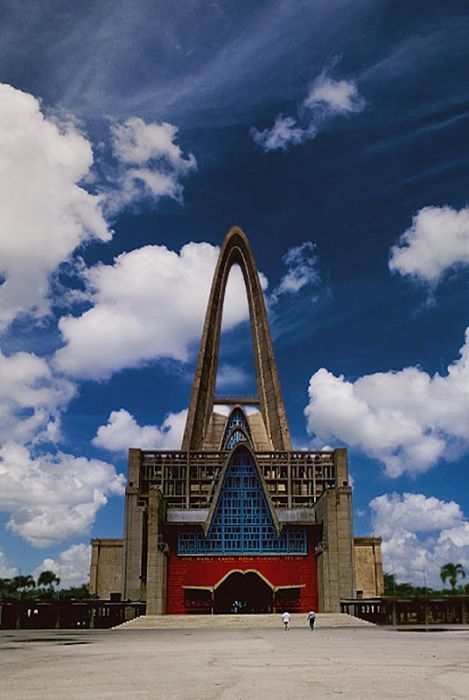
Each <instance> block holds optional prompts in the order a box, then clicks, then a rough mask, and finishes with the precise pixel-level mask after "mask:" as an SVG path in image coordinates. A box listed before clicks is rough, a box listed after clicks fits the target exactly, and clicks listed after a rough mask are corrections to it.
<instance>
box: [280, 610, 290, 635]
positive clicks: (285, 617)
mask: <svg viewBox="0 0 469 700" xmlns="http://www.w3.org/2000/svg"><path fill="white" fill-rule="evenodd" d="M290 620H291V615H290V613H288V612H284V613H283V615H282V622H283V624H284V626H285V632H286V631H287V630H288V629H289V628H290Z"/></svg>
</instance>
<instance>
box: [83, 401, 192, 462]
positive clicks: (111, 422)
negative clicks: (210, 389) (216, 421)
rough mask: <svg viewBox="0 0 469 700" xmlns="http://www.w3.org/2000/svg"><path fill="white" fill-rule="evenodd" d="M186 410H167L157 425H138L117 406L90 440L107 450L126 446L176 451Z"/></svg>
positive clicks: (179, 446)
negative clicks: (161, 421)
mask: <svg viewBox="0 0 469 700" xmlns="http://www.w3.org/2000/svg"><path fill="white" fill-rule="evenodd" d="M186 418H187V409H184V410H183V411H180V412H179V413H170V414H169V415H168V416H167V417H166V418H165V420H164V421H163V424H162V425H161V427H159V426H156V425H139V424H138V423H137V421H136V420H135V418H134V417H133V415H132V414H131V413H129V412H128V411H126V410H125V409H124V408H121V409H120V410H119V411H112V412H111V413H110V415H109V418H108V420H107V423H106V424H105V425H101V426H100V427H99V428H98V430H97V433H96V435H95V437H94V438H93V440H92V442H93V445H95V446H96V447H102V448H103V449H105V450H110V451H111V452H121V451H124V452H126V451H127V450H128V449H129V447H139V448H140V449H142V450H180V449H181V444H182V435H183V433H184V427H185V425H186Z"/></svg>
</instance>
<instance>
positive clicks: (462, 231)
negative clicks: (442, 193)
mask: <svg viewBox="0 0 469 700" xmlns="http://www.w3.org/2000/svg"><path fill="white" fill-rule="evenodd" d="M468 264H469V208H465V209H460V210H459V211H457V210H456V209H453V208H451V207H424V208H423V209H421V210H420V211H419V212H418V213H417V215H416V216H414V218H413V220H412V226H411V227H410V228H409V229H408V230H407V231H405V232H404V233H403V234H402V236H401V237H400V239H399V241H398V243H397V244H396V245H395V246H393V247H392V248H391V253H390V258H389V268H390V270H392V271H393V272H399V273H400V274H401V275H408V276H410V277H413V278H415V279H417V280H419V281H421V282H425V283H428V284H431V285H436V284H438V282H440V281H441V279H442V277H443V276H444V274H445V273H446V272H447V271H448V270H451V269H454V268H457V267H461V266H463V265H468Z"/></svg>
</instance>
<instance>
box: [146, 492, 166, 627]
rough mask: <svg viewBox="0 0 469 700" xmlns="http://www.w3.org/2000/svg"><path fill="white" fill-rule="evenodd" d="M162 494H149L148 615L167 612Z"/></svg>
mask: <svg viewBox="0 0 469 700" xmlns="http://www.w3.org/2000/svg"><path fill="white" fill-rule="evenodd" d="M161 506H162V494H161V491H160V490H159V489H150V491H149V494H148V512H147V516H148V553H147V608H146V614H147V615H164V614H165V613H166V566H167V564H166V554H165V553H164V552H163V551H162V547H161V545H162V542H161V537H160V536H159V535H160V532H161V521H162V513H161Z"/></svg>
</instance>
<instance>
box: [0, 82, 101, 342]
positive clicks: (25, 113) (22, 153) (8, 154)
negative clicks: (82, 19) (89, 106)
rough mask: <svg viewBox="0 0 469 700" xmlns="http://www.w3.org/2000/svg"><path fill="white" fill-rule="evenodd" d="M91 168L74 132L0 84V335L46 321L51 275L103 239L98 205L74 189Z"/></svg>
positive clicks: (29, 99) (88, 146)
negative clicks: (27, 322) (31, 320)
mask: <svg viewBox="0 0 469 700" xmlns="http://www.w3.org/2000/svg"><path fill="white" fill-rule="evenodd" d="M92 163H93V155H92V150H91V144H90V143H89V141H88V140H87V139H86V138H85V137H84V136H83V135H82V134H80V133H79V131H78V129H77V128H76V126H74V125H73V124H72V123H70V122H69V123H66V124H65V123H59V122H57V121H54V120H53V119H51V118H46V117H45V116H44V115H43V114H42V113H41V108H40V104H39V102H38V101H37V100H36V99H35V98H34V97H33V96H32V95H29V94H27V93H25V92H21V91H20V90H15V89H14V88H12V87H11V86H9V85H3V84H0V274H1V275H2V276H3V277H4V278H5V281H4V283H3V284H2V285H1V286H0V328H5V327H6V326H7V325H8V324H9V323H10V322H11V321H12V320H13V319H14V318H15V317H16V316H18V315H19V314H22V313H31V314H33V315H35V316H41V315H44V314H47V313H48V311H49V308H50V299H49V276H50V275H51V273H52V272H53V271H54V270H55V269H56V268H57V266H58V265H59V264H60V263H61V262H62V261H64V260H66V259H67V258H68V257H69V256H70V255H71V253H72V252H73V250H75V248H76V247H77V246H79V245H80V244H82V243H84V242H86V241H88V240H90V239H93V238H96V239H99V240H102V241H107V240H109V239H110V237H111V232H110V231H109V229H108V227H107V224H106V221H105V220H104V218H103V214H102V210H101V206H102V200H101V198H100V197H97V196H94V195H91V194H90V193H89V192H87V191H86V190H85V189H83V187H81V186H80V184H79V183H80V181H81V180H82V179H83V178H84V177H85V176H86V175H87V174H88V173H89V170H90V167H91V165H92Z"/></svg>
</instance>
